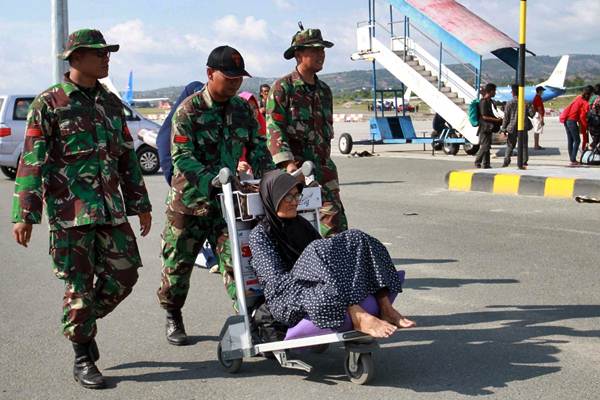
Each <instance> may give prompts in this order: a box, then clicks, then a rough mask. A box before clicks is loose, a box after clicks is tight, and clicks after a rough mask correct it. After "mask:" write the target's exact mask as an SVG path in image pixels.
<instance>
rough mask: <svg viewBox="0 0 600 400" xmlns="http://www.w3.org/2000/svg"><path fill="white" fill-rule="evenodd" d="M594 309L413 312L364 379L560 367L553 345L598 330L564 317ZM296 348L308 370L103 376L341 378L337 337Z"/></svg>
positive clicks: (466, 378)
mask: <svg viewBox="0 0 600 400" xmlns="http://www.w3.org/2000/svg"><path fill="white" fill-rule="evenodd" d="M599 317H600V305H514V306H513V305H495V306H489V307H487V310H485V311H480V312H472V313H457V314H449V315H422V316H413V319H414V320H415V321H417V324H418V328H415V329H410V330H402V331H399V332H398V333H397V334H395V335H394V337H392V338H390V339H386V340H383V341H381V342H380V343H381V345H382V348H381V349H380V350H379V351H377V352H376V354H375V367H376V369H377V375H376V376H375V379H374V381H373V383H372V385H374V386H381V387H396V388H403V389H407V390H412V391H415V392H424V393H438V392H454V393H458V394H463V395H471V396H477V395H488V394H493V393H494V389H495V388H502V387H506V386H508V385H509V384H510V383H511V382H518V381H525V380H529V379H534V378H537V377H541V376H544V375H548V374H553V373H556V372H558V371H560V370H561V366H560V364H559V362H560V360H559V358H558V355H559V354H560V352H561V350H560V348H559V345H561V344H568V343H570V340H569V338H572V337H581V338H600V330H577V329H574V328H571V327H568V326H566V324H567V321H568V320H572V319H589V318H599ZM476 324H479V325H480V326H474V325H476ZM481 325H484V326H481ZM557 337H560V338H557ZM295 356H296V355H295ZM297 356H298V358H301V359H303V360H305V361H306V362H308V363H309V364H311V365H313V367H314V370H313V372H312V373H311V374H305V373H303V372H301V371H294V370H288V369H283V368H281V367H280V366H279V365H278V364H277V362H276V361H274V360H267V359H262V358H253V359H250V360H244V364H243V365H242V370H241V371H240V373H238V374H235V375H230V374H228V373H226V372H224V371H223V370H222V368H221V366H220V365H219V362H218V361H217V360H210V361H198V362H169V361H138V362H132V363H128V364H121V365H116V366H114V367H111V368H108V369H107V371H116V370H121V371H126V370H129V369H142V368H143V369H151V370H152V371H151V372H142V373H136V374H131V375H122V376H108V377H107V378H108V380H109V385H110V386H112V387H115V386H116V385H117V384H118V383H119V382H122V381H135V382H164V381H180V380H200V381H202V380H205V379H211V378H234V379H238V380H239V379H247V378H253V377H258V376H266V375H273V376H300V377H304V379H305V380H307V381H311V382H317V383H323V384H326V385H336V384H338V383H340V382H342V383H345V382H347V379H346V376H345V374H344V364H343V363H344V357H345V354H344V350H343V347H342V346H341V345H337V346H332V348H330V350H329V351H328V352H327V353H325V354H324V355H317V354H311V353H302V354H300V355H297ZM136 372H137V371H136Z"/></svg>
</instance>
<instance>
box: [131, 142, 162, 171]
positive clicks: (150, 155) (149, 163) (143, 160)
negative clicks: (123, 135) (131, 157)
mask: <svg viewBox="0 0 600 400" xmlns="http://www.w3.org/2000/svg"><path fill="white" fill-rule="evenodd" d="M136 153H137V157H138V160H139V162H140V167H141V168H142V173H143V174H144V175H152V174H155V173H157V172H158V170H159V168H160V161H159V159H158V152H157V151H156V149H154V148H152V147H150V146H141V147H140V148H139V149H138V150H137V152H136Z"/></svg>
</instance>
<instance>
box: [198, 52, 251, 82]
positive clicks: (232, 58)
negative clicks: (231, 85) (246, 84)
mask: <svg viewBox="0 0 600 400" xmlns="http://www.w3.org/2000/svg"><path fill="white" fill-rule="evenodd" d="M206 66H207V67H210V68H214V69H217V70H219V71H221V72H222V73H224V74H225V75H227V76H228V77H230V78H238V77H240V76H248V77H251V75H250V74H249V73H248V72H246V70H245V69H244V68H245V65H244V59H243V58H242V55H241V54H240V52H239V51H237V50H236V49H234V48H233V47H229V46H219V47H217V48H216V49H214V50H213V51H211V52H210V54H209V55H208V61H206Z"/></svg>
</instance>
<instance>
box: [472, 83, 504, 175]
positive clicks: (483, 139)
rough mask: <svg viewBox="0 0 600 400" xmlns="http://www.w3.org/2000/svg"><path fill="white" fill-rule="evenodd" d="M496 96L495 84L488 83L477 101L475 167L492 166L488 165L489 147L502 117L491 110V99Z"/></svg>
mask: <svg viewBox="0 0 600 400" xmlns="http://www.w3.org/2000/svg"><path fill="white" fill-rule="evenodd" d="M494 96H496V85H494V84H493V83H488V84H487V85H485V88H484V90H483V99H481V101H480V102H479V130H478V131H477V135H478V136H479V151H478V152H477V154H476V155H475V167H476V168H481V167H482V166H483V168H492V166H491V165H490V149H491V147H492V135H493V133H494V132H495V131H497V130H498V128H499V127H500V124H502V118H497V117H496V116H495V115H494V111H493V110H492V99H493V98H494Z"/></svg>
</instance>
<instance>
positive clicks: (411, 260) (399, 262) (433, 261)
mask: <svg viewBox="0 0 600 400" xmlns="http://www.w3.org/2000/svg"><path fill="white" fill-rule="evenodd" d="M392 262H393V263H394V265H395V266H402V265H413V264H448V263H455V262H458V260H455V259H453V258H438V259H436V258H392Z"/></svg>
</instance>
